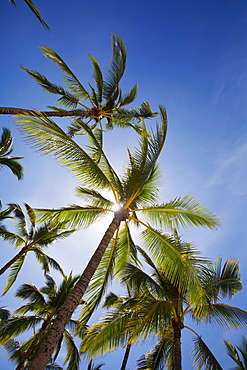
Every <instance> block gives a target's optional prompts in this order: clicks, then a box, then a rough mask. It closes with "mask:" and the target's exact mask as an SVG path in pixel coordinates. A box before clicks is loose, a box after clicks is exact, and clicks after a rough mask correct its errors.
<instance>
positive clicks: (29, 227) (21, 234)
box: [0, 203, 75, 294]
mask: <svg viewBox="0 0 247 370" xmlns="http://www.w3.org/2000/svg"><path fill="white" fill-rule="evenodd" d="M25 208H26V212H27V215H25V213H24V212H23V210H22V209H21V207H20V206H19V205H18V204H14V203H12V204H9V209H8V210H9V211H12V212H13V213H14V218H15V222H16V225H15V229H16V231H15V232H12V231H8V230H7V229H6V228H1V227H0V236H1V237H2V238H3V239H4V240H6V241H8V242H10V243H13V244H15V247H16V248H17V247H20V246H22V248H21V250H20V251H19V252H18V253H17V254H16V255H15V256H14V257H13V258H11V259H10V261H8V262H7V263H6V264H5V265H4V266H3V267H2V268H1V269H0V275H2V274H3V273H4V272H5V271H6V270H7V269H10V272H9V275H8V278H7V281H6V286H5V289H4V293H3V294H5V293H7V291H8V290H9V289H10V287H11V286H12V285H13V283H14V282H15V280H16V278H17V276H18V274H19V272H20V270H21V268H22V266H23V263H24V261H25V259H26V256H27V253H28V252H34V253H35V256H36V258H37V260H38V262H39V263H40V264H41V265H42V268H43V270H44V273H48V272H49V271H50V268H51V267H52V268H55V269H56V270H59V271H60V272H61V273H62V274H63V271H62V269H61V267H60V266H59V264H58V263H57V262H56V261H55V260H54V259H53V258H52V257H49V256H48V255H47V254H46V253H44V251H43V249H44V248H45V247H48V246H49V245H50V244H51V243H53V242H55V241H57V240H61V239H63V238H65V237H67V236H69V235H70V234H71V233H73V232H74V231H75V230H67V229H66V224H65V223H64V222H56V223H54V222H53V223H51V222H50V223H49V222H46V223H43V224H41V225H39V224H38V225H37V222H36V216H35V213H34V210H33V209H32V208H31V207H30V206H29V205H28V204H26V203H25Z"/></svg>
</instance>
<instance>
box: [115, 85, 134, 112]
mask: <svg viewBox="0 0 247 370" xmlns="http://www.w3.org/2000/svg"><path fill="white" fill-rule="evenodd" d="M137 90H138V84H135V85H134V86H133V87H132V89H131V90H130V91H129V92H128V93H127V94H125V95H124V96H123V97H121V99H120V100H119V102H118V105H119V107H124V106H125V105H128V104H130V103H132V102H133V101H134V100H135V98H136V96H137Z"/></svg>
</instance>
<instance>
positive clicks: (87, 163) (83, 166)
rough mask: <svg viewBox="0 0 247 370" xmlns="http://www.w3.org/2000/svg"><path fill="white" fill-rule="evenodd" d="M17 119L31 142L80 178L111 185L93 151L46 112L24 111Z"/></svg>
mask: <svg viewBox="0 0 247 370" xmlns="http://www.w3.org/2000/svg"><path fill="white" fill-rule="evenodd" d="M18 122H19V123H18V125H19V127H20V129H21V130H22V132H23V134H24V136H25V138H26V140H27V141H28V142H30V143H32V144H33V146H34V147H35V148H37V149H38V151H40V152H42V153H44V154H48V153H53V155H54V156H55V157H56V158H57V159H58V160H59V162H60V163H61V164H62V165H64V166H66V167H68V168H69V169H70V170H71V171H72V172H73V173H74V174H75V175H76V176H77V177H78V178H79V180H80V181H82V182H85V183H87V184H88V185H91V186H94V185H97V186H98V188H102V189H103V188H109V187H110V183H109V179H108V178H107V176H106V175H105V174H104V172H103V171H102V170H101V169H100V168H99V166H98V165H97V164H96V163H95V161H94V160H93V159H92V158H91V157H90V155H89V154H87V152H86V151H85V150H84V149H82V148H81V147H80V146H79V145H78V144H77V143H76V142H75V141H73V139H72V138H71V137H69V136H68V135H67V134H66V133H65V132H64V131H63V130H62V129H61V128H60V127H59V126H58V125H57V124H56V123H55V122H54V121H52V120H51V119H49V118H48V117H45V116H42V117H41V116H35V115H33V116H29V117H26V116H23V115H22V116H19V121H18Z"/></svg>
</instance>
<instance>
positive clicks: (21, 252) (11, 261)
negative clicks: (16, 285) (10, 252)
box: [0, 247, 28, 275]
mask: <svg viewBox="0 0 247 370" xmlns="http://www.w3.org/2000/svg"><path fill="white" fill-rule="evenodd" d="M27 250H28V248H27V247H23V248H22V249H21V250H20V252H18V253H17V254H16V255H15V256H14V257H13V258H12V259H11V260H9V262H7V263H6V264H5V265H4V266H3V267H2V268H1V269H0V275H2V274H3V273H4V272H5V271H6V270H7V269H8V268H9V267H10V266H11V265H13V263H15V261H17V260H18V258H20V257H21V256H22V255H23V254H24V253H26V252H27Z"/></svg>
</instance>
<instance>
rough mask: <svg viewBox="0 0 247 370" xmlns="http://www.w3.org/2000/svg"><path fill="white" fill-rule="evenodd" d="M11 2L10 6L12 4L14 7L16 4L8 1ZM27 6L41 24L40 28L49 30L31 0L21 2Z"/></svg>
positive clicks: (13, 1) (11, 0)
mask: <svg viewBox="0 0 247 370" xmlns="http://www.w3.org/2000/svg"><path fill="white" fill-rule="evenodd" d="M9 1H10V2H11V4H13V5H14V6H16V2H15V0H9ZM23 1H24V2H25V3H26V4H27V6H28V7H29V9H30V10H31V12H32V13H33V14H34V15H35V16H36V17H37V18H38V20H39V21H40V23H41V24H42V26H43V27H44V28H46V29H48V30H49V29H50V28H49V26H48V24H47V23H46V22H45V21H44V19H43V18H42V16H41V14H40V12H39V10H38V9H37V8H36V6H35V5H34V3H33V2H32V0H23Z"/></svg>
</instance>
